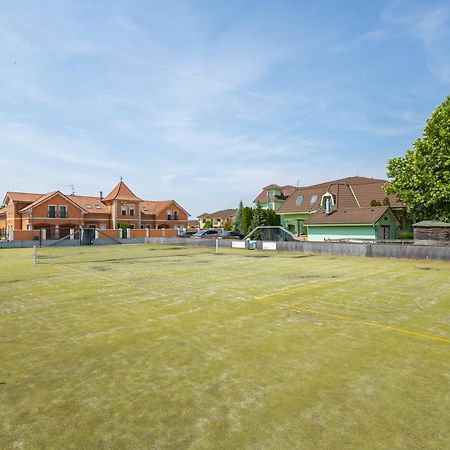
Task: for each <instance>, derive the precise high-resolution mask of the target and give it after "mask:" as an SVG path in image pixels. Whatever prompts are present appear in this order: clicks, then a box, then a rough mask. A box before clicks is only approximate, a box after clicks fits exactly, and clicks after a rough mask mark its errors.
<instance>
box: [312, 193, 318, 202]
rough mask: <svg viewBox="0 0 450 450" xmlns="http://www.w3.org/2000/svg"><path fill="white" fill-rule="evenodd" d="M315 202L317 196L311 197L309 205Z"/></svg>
mask: <svg viewBox="0 0 450 450" xmlns="http://www.w3.org/2000/svg"><path fill="white" fill-rule="evenodd" d="M316 202H317V195H315V194H314V195H311V205H312V204H313V203H316Z"/></svg>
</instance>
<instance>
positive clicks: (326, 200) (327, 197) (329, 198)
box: [320, 192, 334, 209]
mask: <svg viewBox="0 0 450 450" xmlns="http://www.w3.org/2000/svg"><path fill="white" fill-rule="evenodd" d="M327 204H328V205H329V207H330V208H331V207H332V206H334V198H333V195H332V194H330V193H329V192H327V193H326V194H323V196H322V200H321V201H320V206H321V208H323V209H326V208H327Z"/></svg>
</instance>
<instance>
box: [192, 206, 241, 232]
mask: <svg viewBox="0 0 450 450" xmlns="http://www.w3.org/2000/svg"><path fill="white" fill-rule="evenodd" d="M235 214H236V209H222V210H220V211H216V212H213V213H203V214H200V215H199V216H198V221H199V226H200V228H205V223H206V222H207V221H211V222H212V226H213V228H223V226H224V225H225V223H226V222H228V221H231V220H233V217H234V216H235Z"/></svg>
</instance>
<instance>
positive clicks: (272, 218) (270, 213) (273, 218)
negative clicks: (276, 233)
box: [264, 209, 281, 227]
mask: <svg viewBox="0 0 450 450" xmlns="http://www.w3.org/2000/svg"><path fill="white" fill-rule="evenodd" d="M264 213H265V215H266V224H267V225H270V226H272V227H273V226H277V225H280V224H281V221H280V216H279V215H278V214H277V213H276V212H275V211H274V210H273V209H266V210H264Z"/></svg>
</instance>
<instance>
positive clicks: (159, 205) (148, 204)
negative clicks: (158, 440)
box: [140, 200, 189, 216]
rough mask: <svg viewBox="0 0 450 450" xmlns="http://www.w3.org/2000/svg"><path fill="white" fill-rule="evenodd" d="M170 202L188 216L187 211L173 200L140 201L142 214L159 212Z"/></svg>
mask: <svg viewBox="0 0 450 450" xmlns="http://www.w3.org/2000/svg"><path fill="white" fill-rule="evenodd" d="M171 204H173V205H174V206H175V207H176V208H177V209H180V210H182V211H183V212H184V213H186V214H187V215H188V216H189V213H188V212H187V211H186V210H185V209H184V208H182V207H181V206H180V205H179V204H178V203H177V202H176V201H175V200H159V201H153V200H144V201H142V202H141V204H140V207H141V211H142V213H143V214H147V215H152V214H159V213H160V212H161V211H163V210H164V209H166V208H168V207H169V206H170V205H171Z"/></svg>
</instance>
